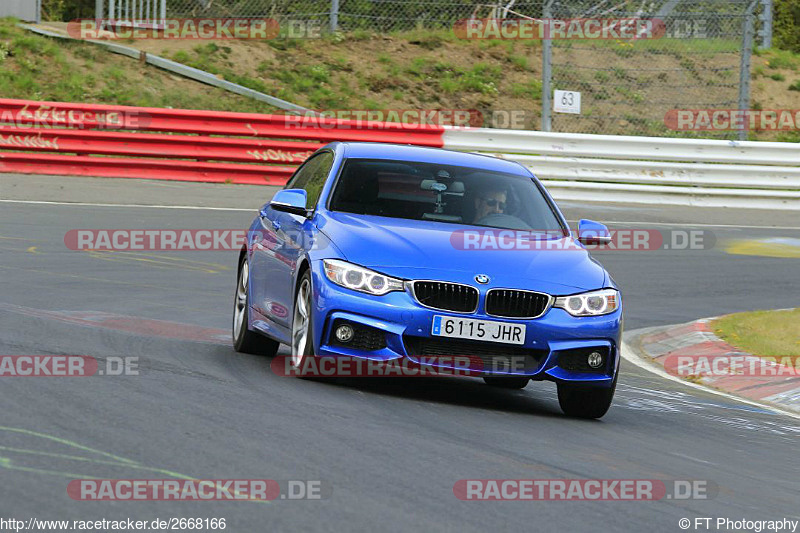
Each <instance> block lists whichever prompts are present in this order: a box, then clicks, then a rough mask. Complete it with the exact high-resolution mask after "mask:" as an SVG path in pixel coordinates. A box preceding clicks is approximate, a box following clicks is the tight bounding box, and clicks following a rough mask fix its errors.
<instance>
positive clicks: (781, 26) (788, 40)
mask: <svg viewBox="0 0 800 533" xmlns="http://www.w3.org/2000/svg"><path fill="white" fill-rule="evenodd" d="M773 10H774V11H773V14H772V17H773V18H772V20H773V23H772V27H773V30H772V32H773V33H772V34H773V44H774V45H775V46H776V47H777V48H781V49H783V50H791V51H792V52H795V53H800V0H775V3H774V6H773Z"/></svg>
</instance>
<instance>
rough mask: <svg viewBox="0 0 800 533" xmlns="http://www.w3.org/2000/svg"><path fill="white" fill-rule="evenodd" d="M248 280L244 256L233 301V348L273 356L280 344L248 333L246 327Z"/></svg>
mask: <svg viewBox="0 0 800 533" xmlns="http://www.w3.org/2000/svg"><path fill="white" fill-rule="evenodd" d="M249 279H250V265H249V264H248V263H247V256H245V257H243V258H242V262H241V264H240V265H239V280H238V282H237V283H236V297H235V298H234V301H233V348H234V350H236V351H237V352H243V353H252V354H261V355H270V356H271V355H275V354H276V353H277V352H278V347H279V346H280V343H279V342H278V341H276V340H273V339H269V338H267V337H264V336H262V335H259V334H258V333H256V332H254V331H250V329H249V328H248V327H247V324H248V322H249V317H250V296H249V291H248V280H249Z"/></svg>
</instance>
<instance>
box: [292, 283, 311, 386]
mask: <svg viewBox="0 0 800 533" xmlns="http://www.w3.org/2000/svg"><path fill="white" fill-rule="evenodd" d="M311 311H312V304H311V271H310V270H306V271H305V273H304V274H303V276H302V277H301V278H300V284H299V285H298V286H297V296H296V297H295V303H294V314H293V315H292V366H293V367H294V368H295V369H296V370H297V372H298V374H297V375H298V376H299V377H313V376H304V375H303V371H304V368H305V367H306V366H307V365H306V363H307V361H308V358H309V357H314V339H313V331H314V328H313V325H312V312H311Z"/></svg>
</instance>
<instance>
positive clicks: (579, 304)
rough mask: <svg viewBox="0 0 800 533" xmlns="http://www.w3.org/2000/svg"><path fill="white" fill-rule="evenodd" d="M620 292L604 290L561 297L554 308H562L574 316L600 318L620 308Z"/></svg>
mask: <svg viewBox="0 0 800 533" xmlns="http://www.w3.org/2000/svg"><path fill="white" fill-rule="evenodd" d="M620 303H621V302H620V295H619V291H616V290H614V289H603V290H600V291H592V292H585V293H583V294H574V295H572V296H559V297H558V298H556V303H554V304H553V307H560V308H561V309H563V310H565V311H566V312H567V313H569V314H571V315H572V316H598V315H607V314H609V313H613V312H614V311H616V310H617V309H619V306H620Z"/></svg>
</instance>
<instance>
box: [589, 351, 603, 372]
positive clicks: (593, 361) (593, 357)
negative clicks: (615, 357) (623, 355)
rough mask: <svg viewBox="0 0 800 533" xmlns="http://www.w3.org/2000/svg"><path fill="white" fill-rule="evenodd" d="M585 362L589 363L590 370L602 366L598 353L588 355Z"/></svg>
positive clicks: (600, 356) (600, 355) (601, 356)
mask: <svg viewBox="0 0 800 533" xmlns="http://www.w3.org/2000/svg"><path fill="white" fill-rule="evenodd" d="M586 362H587V363H589V366H590V367H592V368H600V366H602V364H603V355H602V354H601V353H600V352H592V353H590V354H589V357H588V358H587V359H586Z"/></svg>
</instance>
